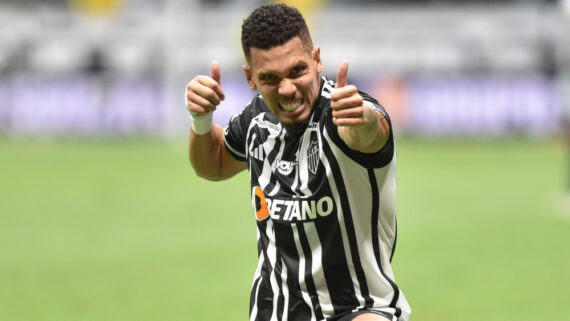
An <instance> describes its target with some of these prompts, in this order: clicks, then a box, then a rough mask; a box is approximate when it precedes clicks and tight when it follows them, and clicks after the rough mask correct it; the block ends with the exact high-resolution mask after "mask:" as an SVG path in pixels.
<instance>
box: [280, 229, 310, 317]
mask: <svg viewBox="0 0 570 321" xmlns="http://www.w3.org/2000/svg"><path fill="white" fill-rule="evenodd" d="M274 230H275V237H276V238H277V239H279V244H280V247H281V248H282V249H286V252H281V257H282V259H283V262H284V264H283V265H284V266H287V284H286V286H287V287H288V293H289V295H288V297H289V302H288V305H286V306H285V308H286V309H287V310H288V316H287V317H288V319H286V320H292V321H293V320H311V315H312V311H311V310H312V309H311V307H310V306H309V304H307V302H305V299H304V298H303V295H302V291H301V288H300V284H299V273H300V272H301V271H302V270H301V269H304V265H301V264H300V263H301V262H300V261H301V259H302V257H300V253H298V252H297V245H296V242H295V238H294V231H293V227H292V226H291V225H289V224H275V225H274ZM284 286H285V284H284ZM309 302H310V301H309Z"/></svg>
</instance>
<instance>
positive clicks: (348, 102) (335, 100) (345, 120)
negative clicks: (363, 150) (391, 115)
mask: <svg viewBox="0 0 570 321" xmlns="http://www.w3.org/2000/svg"><path fill="white" fill-rule="evenodd" d="M347 73H348V61H346V60H344V61H342V62H341V63H340V66H339V67H338V71H337V73H336V86H335V89H334V90H333V91H332V93H331V108H332V109H333V121H334V123H335V124H336V125H337V126H360V125H363V124H365V123H366V122H370V121H375V120H376V115H375V114H374V113H372V114H368V113H366V109H367V108H365V107H364V106H363V103H364V99H363V98H362V96H361V95H360V94H359V93H358V88H356V86H353V85H348V83H347V81H346V75H347ZM366 116H372V117H366Z"/></svg>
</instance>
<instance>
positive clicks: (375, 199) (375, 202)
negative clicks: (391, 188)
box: [368, 169, 401, 316]
mask: <svg viewBox="0 0 570 321" xmlns="http://www.w3.org/2000/svg"><path fill="white" fill-rule="evenodd" d="M368 178H369V179H370V187H371V188H372V222H371V223H372V235H373V236H376V237H372V247H373V248H374V256H375V257H376V263H377V264H378V268H379V269H380V273H382V276H383V277H384V278H385V279H386V280H387V281H388V282H389V283H390V285H391V286H392V289H393V291H394V295H393V297H392V301H391V302H390V305H389V306H390V307H391V308H394V309H395V310H396V316H399V315H400V313H401V311H400V309H399V308H397V307H396V304H397V303H398V298H399V296H400V290H399V289H398V286H397V285H396V283H394V281H392V280H391V279H390V278H389V277H388V276H387V275H386V273H384V269H383V268H382V259H381V256H380V237H379V235H380V233H379V231H378V222H379V214H380V192H379V190H378V183H377V181H376V175H375V173H374V170H373V169H368Z"/></svg>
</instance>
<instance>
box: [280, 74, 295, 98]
mask: <svg viewBox="0 0 570 321" xmlns="http://www.w3.org/2000/svg"><path fill="white" fill-rule="evenodd" d="M296 90H297V87H295V84H294V83H293V81H292V80H291V79H288V78H285V79H283V80H282V81H281V83H279V95H281V96H285V97H288V96H293V95H295V91H296Z"/></svg>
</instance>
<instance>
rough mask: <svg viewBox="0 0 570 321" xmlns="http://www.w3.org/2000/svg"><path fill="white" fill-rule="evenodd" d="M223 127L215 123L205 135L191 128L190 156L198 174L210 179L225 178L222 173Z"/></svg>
mask: <svg viewBox="0 0 570 321" xmlns="http://www.w3.org/2000/svg"><path fill="white" fill-rule="evenodd" d="M223 148H224V136H223V129H222V128H221V127H220V126H218V125H216V124H214V126H213V127H212V130H210V131H209V132H208V133H206V134H205V135H198V134H196V133H195V132H194V131H193V130H192V129H191V130H190V144H189V148H188V156H189V158H190V164H192V167H193V168H194V171H195V172H196V175H198V176H200V177H202V178H205V179H208V180H213V181H216V180H221V179H224V177H223V175H222V151H223V150H222V149H223Z"/></svg>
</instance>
